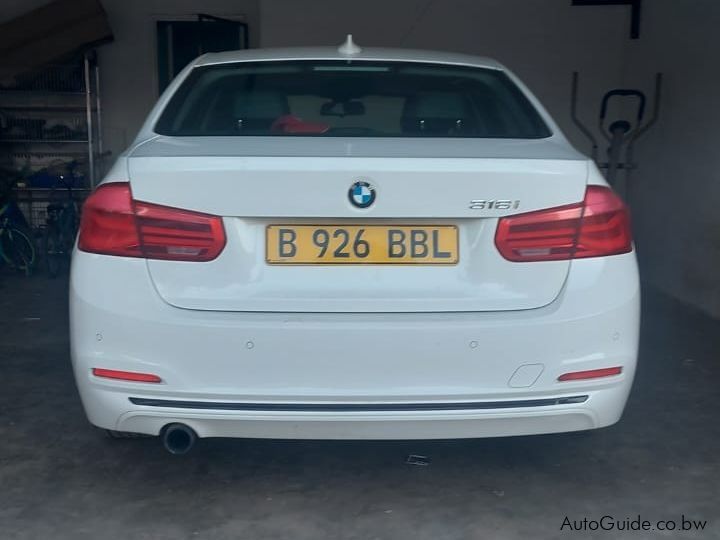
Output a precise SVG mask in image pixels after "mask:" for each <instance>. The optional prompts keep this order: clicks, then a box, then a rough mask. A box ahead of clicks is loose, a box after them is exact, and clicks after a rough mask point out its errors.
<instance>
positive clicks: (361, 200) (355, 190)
mask: <svg viewBox="0 0 720 540" xmlns="http://www.w3.org/2000/svg"><path fill="white" fill-rule="evenodd" d="M348 198H349V199H350V202H351V203H352V204H353V206H357V207H358V208H367V207H369V206H370V205H371V204H372V203H374V202H375V188H374V187H373V186H372V184H370V183H368V182H360V181H358V182H355V183H354V184H353V185H352V186H350V190H349V191H348Z"/></svg>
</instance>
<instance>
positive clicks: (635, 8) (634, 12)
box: [572, 0, 642, 39]
mask: <svg viewBox="0 0 720 540" xmlns="http://www.w3.org/2000/svg"><path fill="white" fill-rule="evenodd" d="M641 4H642V0H572V5H573V6H630V8H631V11H630V39H638V38H639V37H640V11H641V9H640V8H641Z"/></svg>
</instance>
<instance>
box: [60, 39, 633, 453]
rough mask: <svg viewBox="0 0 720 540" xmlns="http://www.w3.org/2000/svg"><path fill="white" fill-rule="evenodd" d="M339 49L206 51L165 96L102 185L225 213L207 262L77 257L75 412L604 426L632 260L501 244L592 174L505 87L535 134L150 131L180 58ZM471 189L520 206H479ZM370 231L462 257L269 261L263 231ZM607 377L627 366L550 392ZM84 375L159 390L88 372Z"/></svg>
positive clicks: (626, 377)
mask: <svg viewBox="0 0 720 540" xmlns="http://www.w3.org/2000/svg"><path fill="white" fill-rule="evenodd" d="M341 58H342V59H344V58H345V57H343V56H342V55H340V54H338V53H337V52H336V51H335V50H334V49H287V50H260V51H244V52H237V53H235V52H234V53H219V54H212V55H204V56H203V57H201V58H199V59H197V60H196V61H195V63H194V64H191V65H190V66H188V67H187V68H186V69H185V70H184V71H183V73H181V74H180V75H179V76H178V77H177V78H176V80H175V81H173V83H172V84H171V85H170V87H169V88H168V90H167V91H166V92H165V93H164V94H163V96H162V97H161V98H160V100H159V102H158V104H157V105H156V107H155V108H154V109H153V111H152V112H151V113H150V115H149V117H148V120H147V122H146V124H145V126H144V127H143V129H142V130H141V132H140V134H139V135H138V138H137V140H136V141H135V143H133V145H132V146H131V148H129V149H128V151H127V152H126V153H125V154H124V155H123V156H121V157H120V158H119V159H118V161H117V163H116V164H115V166H114V167H113V169H112V170H111V171H110V173H109V174H108V175H107V177H106V179H105V182H128V181H129V182H130V185H131V189H132V193H133V197H134V198H135V199H136V200H141V201H145V202H149V203H154V204H160V205H166V206H174V207H178V208H184V209H188V210H194V211H200V212H205V213H210V214H216V215H219V216H222V218H223V223H224V227H225V232H226V236H227V244H226V247H225V249H224V251H223V252H222V253H221V255H220V256H219V257H218V258H217V259H215V260H213V261H210V262H207V263H189V262H173V261H161V260H145V259H140V258H125V257H116V256H107V255H98V254H92V253H86V252H82V251H80V250H78V249H76V250H75V253H74V255H73V264H72V276H71V289H70V306H71V345H72V359H73V366H74V370H75V377H76V380H77V384H78V388H79V391H80V396H81V398H82V401H83V404H84V407H85V410H86V412H87V415H88V418H89V419H90V421H91V422H92V423H93V424H95V425H97V426H100V427H103V428H106V429H112V430H119V431H129V432H137V433H147V434H152V435H157V434H159V433H160V432H161V431H162V429H163V427H164V426H166V425H168V424H170V423H173V422H179V423H183V424H186V425H188V426H190V427H191V428H192V429H193V430H195V432H196V433H197V434H198V435H199V436H201V437H214V436H231V437H272V438H329V439H362V438H373V439H413V438H428V439H430V438H459V437H486V436H502V435H522V434H536V433H552V432H562V431H575V430H583V429H592V428H599V427H604V426H607V425H611V424H613V423H615V422H616V421H617V420H618V419H619V418H620V416H621V414H622V411H623V408H624V406H625V402H626V399H627V396H628V394H629V392H630V388H631V385H632V380H633V376H634V373H635V363H636V358H637V343H638V328H639V281H638V273H637V265H636V261H635V254H634V252H630V253H625V254H621V255H614V256H609V257H598V258H589V259H578V260H572V261H546V262H534V263H513V262H510V261H508V260H506V259H504V258H503V257H502V256H501V255H500V254H499V252H498V251H497V249H496V247H495V245H494V237H495V231H496V227H497V222H498V219H499V218H501V217H503V216H506V215H512V214H518V213H523V212H528V211H532V210H537V209H543V208H549V207H555V206H561V205H566V204H570V203H576V202H579V201H581V200H582V198H583V195H584V192H585V189H586V187H587V185H591V184H599V185H604V184H605V181H604V179H603V177H602V176H601V175H600V173H599V172H598V171H597V169H596V168H595V166H594V165H593V164H592V162H591V161H590V160H588V159H587V158H584V157H582V156H581V155H579V154H578V153H577V152H576V151H575V150H573V149H572V148H571V147H570V145H569V144H568V143H567V141H566V140H565V138H564V137H563V136H562V134H561V133H560V131H559V129H558V128H557V126H556V125H555V124H554V122H553V121H552V119H551V118H550V117H549V116H548V114H547V112H546V111H545V110H544V109H543V108H542V106H541V105H540V104H539V103H538V102H537V100H536V99H535V98H534V97H533V96H532V94H530V93H529V92H528V91H527V89H526V88H525V87H524V86H522V84H521V83H519V81H517V79H515V78H514V77H512V75H510V77H511V78H512V79H513V81H515V82H516V83H517V84H518V86H519V87H520V88H521V89H522V91H523V92H524V93H526V94H527V97H528V99H529V100H530V101H531V103H532V104H533V105H534V106H535V107H536V108H537V109H538V111H539V113H540V115H541V116H542V118H543V120H545V122H546V123H547V124H548V126H549V127H550V129H551V130H552V132H553V135H552V136H551V137H548V138H546V139H542V140H526V141H519V140H493V139H489V140H484V139H462V140H452V141H449V140H444V139H432V140H429V139H422V140H407V139H393V140H377V139H376V140H373V139H363V138H352V139H344V138H326V139H311V138H306V137H293V138H282V137H278V138H272V140H268V139H269V138H267V137H245V138H243V139H242V141H236V140H234V138H229V137H167V136H159V135H157V134H155V133H154V131H153V126H154V125H155V122H156V121H157V119H158V117H159V115H160V113H161V111H162V110H163V108H164V107H165V105H166V104H167V101H168V99H169V97H170V96H171V95H172V94H173V93H174V92H175V90H176V89H177V88H178V86H179V85H180V84H181V83H182V81H183V80H184V79H185V78H186V77H187V75H188V73H189V72H190V71H191V70H192V69H193V68H194V67H195V66H198V65H207V64H213V63H225V62H242V61H262V60H267V61H275V60H296V59H341ZM354 58H357V59H359V60H363V59H365V60H391V61H402V62H411V61H417V62H437V63H445V64H453V65H467V66H477V67H485V68H490V69H504V68H503V67H502V66H501V65H500V64H497V63H496V62H494V61H491V60H487V59H481V58H475V57H471V56H466V55H452V54H445V53H432V52H424V51H415V52H413V51H410V52H408V51H396V50H387V49H376V50H372V49H370V50H366V51H363V53H361V54H360V55H357V56H355V57H354ZM358 179H368V180H369V181H371V182H372V183H373V185H375V186H376V188H377V194H378V196H377V202H376V204H375V205H373V206H372V207H371V208H369V209H366V210H359V209H357V208H354V207H353V206H351V205H350V204H349V202H348V199H347V190H348V188H349V186H350V185H351V184H352V183H353V182H354V181H356V180H358ZM298 186H300V187H301V189H302V195H300V196H299V195H298V194H297V189H298ZM417 193H420V194H421V195H417ZM423 194H425V195H423ZM476 199H503V200H512V201H515V200H517V201H519V205H518V207H516V208H512V209H506V210H474V209H471V208H470V206H469V203H470V201H471V200H476ZM368 221H373V222H379V223H386V222H393V223H403V224H404V223H413V224H415V223H421V224H423V223H427V224H434V225H441V224H453V225H457V226H458V229H459V232H460V237H459V238H460V245H459V252H460V262H459V263H458V264H457V265H454V266H443V267H427V266H417V267H408V266H382V267H381V266H374V265H367V266H352V265H350V266H345V267H339V266H327V267H313V266H292V267H288V266H272V265H268V264H267V263H266V262H265V245H264V242H265V236H264V233H265V228H266V226H267V225H269V224H273V223H284V222H290V223H312V224H317V223H358V222H368ZM609 366H622V373H621V374H619V375H615V376H612V377H605V378H601V379H594V380H582V381H571V382H559V381H558V380H557V379H558V376H559V375H561V374H563V373H567V372H571V371H573V372H574V371H584V370H593V369H601V368H606V367H609ZM94 367H104V368H110V369H116V370H125V371H130V372H141V373H153V374H156V375H158V376H159V377H161V378H162V381H163V382H162V383H161V384H146V383H133V382H128V381H119V380H110V379H101V378H98V377H95V376H93V375H92V369H93V368H94Z"/></svg>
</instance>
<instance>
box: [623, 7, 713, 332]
mask: <svg viewBox="0 0 720 540" xmlns="http://www.w3.org/2000/svg"><path fill="white" fill-rule="evenodd" d="M719 29H720V2H717V1H716V0H683V1H677V0H652V1H648V2H644V13H643V30H642V32H643V33H642V39H640V40H638V41H635V42H630V43H628V46H627V49H626V60H625V69H624V77H623V78H624V80H625V81H626V84H627V85H637V86H642V85H644V87H645V88H646V89H647V90H650V81H651V79H652V76H653V74H654V73H655V72H656V71H661V72H663V73H664V78H665V84H664V90H663V98H662V112H661V115H660V121H659V122H658V124H657V125H656V127H655V128H654V129H653V130H652V131H649V132H648V133H647V137H646V139H644V140H643V141H641V142H640V143H639V144H638V148H637V161H638V163H639V164H640V168H639V169H638V171H637V173H636V174H635V175H634V177H633V182H632V186H631V187H632V189H631V191H630V194H629V198H630V203H631V205H632V209H633V214H634V222H635V235H636V237H637V243H638V249H639V252H640V255H641V257H640V263H641V271H642V275H643V277H644V279H645V281H646V282H648V281H649V282H652V283H654V284H655V285H657V286H659V287H660V288H661V289H663V290H665V291H667V292H669V293H670V294H672V295H674V296H676V297H678V298H681V299H683V300H685V301H687V302H689V303H692V304H694V305H696V306H698V307H700V308H701V309H703V310H705V311H707V312H709V313H711V314H713V315H714V316H715V317H718V318H720V31H719Z"/></svg>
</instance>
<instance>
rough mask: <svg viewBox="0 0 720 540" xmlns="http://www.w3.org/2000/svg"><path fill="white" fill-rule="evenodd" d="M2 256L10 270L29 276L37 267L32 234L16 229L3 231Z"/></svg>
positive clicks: (1, 238)
mask: <svg viewBox="0 0 720 540" xmlns="http://www.w3.org/2000/svg"><path fill="white" fill-rule="evenodd" d="M0 255H2V258H3V259H4V260H5V263H6V264H7V265H8V266H9V267H10V268H12V269H14V270H17V271H18V272H22V273H24V274H25V275H26V276H29V275H30V274H31V273H32V269H33V266H34V265H35V245H34V244H33V241H32V236H31V234H30V233H28V232H25V231H22V230H20V229H18V228H16V227H9V228H7V229H3V230H2V234H1V235H0Z"/></svg>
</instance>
